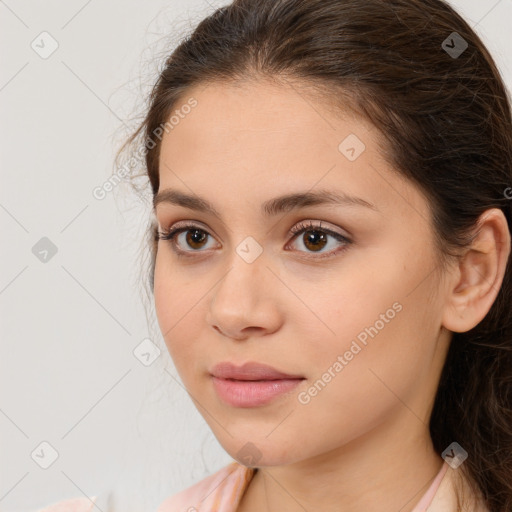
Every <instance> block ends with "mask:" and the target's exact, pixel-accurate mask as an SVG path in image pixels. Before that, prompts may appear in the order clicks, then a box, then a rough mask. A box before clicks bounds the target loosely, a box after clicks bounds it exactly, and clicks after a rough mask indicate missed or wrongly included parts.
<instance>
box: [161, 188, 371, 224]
mask: <svg viewBox="0 0 512 512" xmlns="http://www.w3.org/2000/svg"><path fill="white" fill-rule="evenodd" d="M160 203H171V204H176V205H179V206H182V207H184V208H188V209H190V210H196V211H200V212H203V213H207V214H211V215H213V216H215V217H217V218H219V219H221V215H220V213H219V212H218V211H217V210H216V209H215V207H214V206H213V205H212V204H211V203H209V202H208V201H207V200H206V199H203V198H201V197H199V196H196V195H189V194H186V193H183V192H180V191H178V190H174V189H170V188H168V189H165V190H162V191H161V192H158V193H157V194H156V195H155V197H154V198H153V208H156V206H157V205H158V204H160ZM317 205H334V206H362V207H365V208H369V209H371V210H374V211H376V212H379V209H378V208H377V207H376V206H375V205H374V204H372V203H369V202H368V201H366V200H365V199H362V198H361V197H356V196H350V195H347V194H343V193H342V194H340V193H336V192H333V191H331V190H317V191H314V192H313V191H308V192H298V193H293V194H287V195H284V196H279V197H275V198H273V199H270V200H268V201H265V202H264V203H263V204H262V205H261V211H262V214H263V215H264V216H266V217H270V216H275V215H278V214H280V213H284V212H289V211H292V210H297V209H299V208H304V207H306V206H317Z"/></svg>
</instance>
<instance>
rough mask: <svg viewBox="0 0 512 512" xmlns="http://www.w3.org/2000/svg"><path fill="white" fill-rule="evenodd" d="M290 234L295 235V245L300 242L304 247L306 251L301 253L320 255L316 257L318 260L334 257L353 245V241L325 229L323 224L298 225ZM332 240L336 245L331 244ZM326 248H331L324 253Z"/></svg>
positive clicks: (308, 223)
mask: <svg viewBox="0 0 512 512" xmlns="http://www.w3.org/2000/svg"><path fill="white" fill-rule="evenodd" d="M290 233H291V234H293V235H295V236H294V237H293V241H294V242H295V243H299V242H300V243H299V245H303V246H304V249H303V250H300V252H304V253H306V254H308V253H309V255H310V256H311V254H314V253H318V256H315V258H317V259H319V258H324V257H330V256H334V255H335V254H337V253H338V252H339V251H340V250H343V249H346V248H347V247H348V246H349V245H350V244H351V243H352V241H351V240H349V239H348V238H347V237H345V236H343V235H342V234H341V233H337V232H336V231H333V230H331V229H327V228H324V227H322V226H321V224H320V225H317V224H314V223H313V222H311V221H308V222H307V223H300V224H298V225H297V226H295V227H293V228H292V229H291V230H290ZM300 234H302V236H301V237H299V235H300ZM331 240H334V243H331ZM326 246H329V248H328V250H325V251H324V250H323V249H324V248H325V247H326ZM331 246H333V247H331ZM329 249H330V250H329Z"/></svg>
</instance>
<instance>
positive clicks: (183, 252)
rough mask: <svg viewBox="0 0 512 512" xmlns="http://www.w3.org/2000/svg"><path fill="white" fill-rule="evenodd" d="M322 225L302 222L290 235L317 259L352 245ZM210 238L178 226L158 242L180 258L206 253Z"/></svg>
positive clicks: (195, 228)
mask: <svg viewBox="0 0 512 512" xmlns="http://www.w3.org/2000/svg"><path fill="white" fill-rule="evenodd" d="M321 224H322V223H321V222H320V223H319V224H314V223H313V222H311V221H308V222H307V223H303V222H301V223H300V224H297V225H296V226H294V227H293V228H292V229H291V230H290V232H289V234H290V235H293V240H296V239H297V240H299V241H300V242H301V243H302V245H303V247H305V249H306V251H305V252H309V253H310V254H315V253H318V254H320V256H318V257H317V256H315V258H325V257H330V256H334V255H335V254H337V253H338V252H339V251H340V250H343V249H346V247H347V246H348V245H349V244H350V243H352V242H351V240H349V239H348V238H347V237H346V236H343V235H342V234H341V233H338V232H336V231H333V230H331V229H327V228H324V227H322V225H321ZM301 233H303V234H304V236H302V237H301V238H299V235H300V234H301ZM208 238H212V236H211V235H210V234H209V233H208V231H206V230H204V229H203V228H202V227H200V226H197V225H195V224H177V225H175V226H174V227H173V228H172V229H170V230H167V231H165V230H164V231H159V232H158V235H157V240H167V241H169V242H170V243H171V246H172V249H173V251H174V252H175V253H176V254H177V255H178V256H191V255H192V253H198V252H205V250H206V249H209V248H211V247H208V245H207V243H208ZM329 238H333V239H334V240H335V242H334V243H331V244H329V242H330V241H329ZM329 245H331V246H332V245H333V246H334V247H333V248H332V249H331V250H327V251H324V250H323V249H324V248H325V247H328V246H329ZM340 245H341V248H338V250H336V246H338V247H339V246H340ZM187 246H188V247H189V248H191V249H192V250H188V249H184V247H187ZM301 252H304V251H301Z"/></svg>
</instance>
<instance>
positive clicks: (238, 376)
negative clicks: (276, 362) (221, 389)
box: [210, 361, 304, 380]
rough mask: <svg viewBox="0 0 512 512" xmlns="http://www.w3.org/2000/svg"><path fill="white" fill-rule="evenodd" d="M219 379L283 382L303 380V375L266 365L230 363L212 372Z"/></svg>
mask: <svg viewBox="0 0 512 512" xmlns="http://www.w3.org/2000/svg"><path fill="white" fill-rule="evenodd" d="M210 373H211V374H212V375H213V376H214V377H217V378H219V379H233V380H281V379H303V378H304V376H303V375H291V374H288V373H283V372H281V371H279V370H276V369H275V368H273V367H272V366H268V365H266V364H261V363H254V362H248V363H245V364H243V365H242V366H236V365H234V364H233V363H230V362H228V361H226V362H222V363H219V364H216V365H215V366H214V367H213V369H212V371H211V372H210Z"/></svg>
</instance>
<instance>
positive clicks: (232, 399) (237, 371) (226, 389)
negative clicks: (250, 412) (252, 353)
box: [210, 362, 305, 407]
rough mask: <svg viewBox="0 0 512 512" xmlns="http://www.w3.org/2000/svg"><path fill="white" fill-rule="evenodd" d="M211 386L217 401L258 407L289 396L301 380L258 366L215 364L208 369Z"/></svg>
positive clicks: (301, 377) (238, 405)
mask: <svg viewBox="0 0 512 512" xmlns="http://www.w3.org/2000/svg"><path fill="white" fill-rule="evenodd" d="M210 373H211V377H212V382H213V387H214V389H215V391H216V392H217V394H218V396H219V398H220V399H221V400H222V401H223V402H225V403H226V404H228V405H231V406H233V407H260V406H263V405H266V404H268V403H269V402H272V401H273V400H274V399H276V398H277V397H278V396H281V395H284V394H286V393H290V392H291V391H292V390H293V389H294V388H295V387H296V386H298V385H299V384H300V382H302V380H304V378H305V377H303V376H302V375H292V374H288V373H284V372H281V371H279V370H276V369H275V368H273V367H272V366H268V365H265V364H261V363H253V362H250V363H245V364H244V365H242V366H236V365H234V364H232V363H230V362H224V363H219V364H217V365H215V366H214V367H213V369H212V371H211V372H210Z"/></svg>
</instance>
